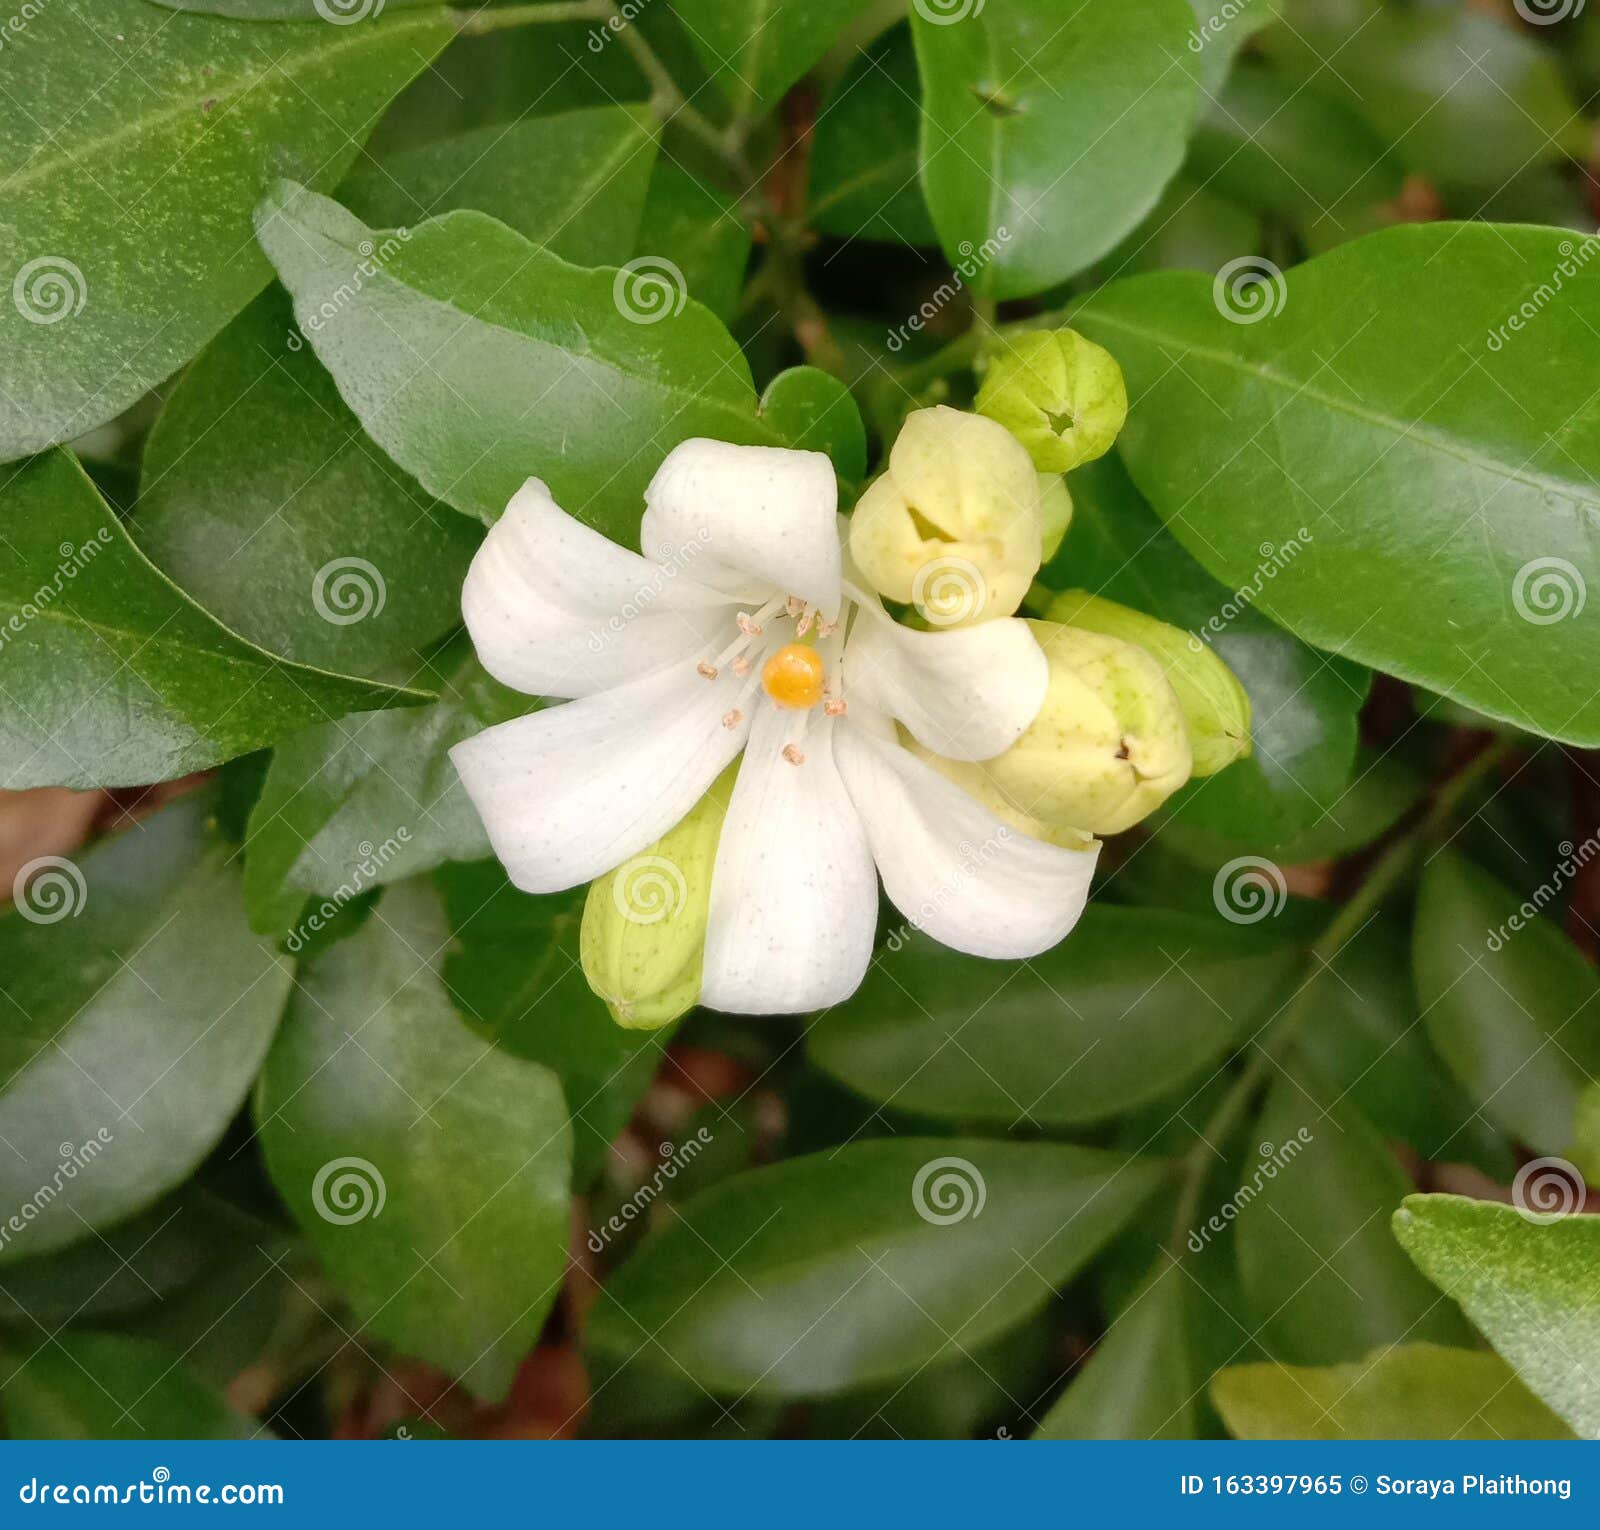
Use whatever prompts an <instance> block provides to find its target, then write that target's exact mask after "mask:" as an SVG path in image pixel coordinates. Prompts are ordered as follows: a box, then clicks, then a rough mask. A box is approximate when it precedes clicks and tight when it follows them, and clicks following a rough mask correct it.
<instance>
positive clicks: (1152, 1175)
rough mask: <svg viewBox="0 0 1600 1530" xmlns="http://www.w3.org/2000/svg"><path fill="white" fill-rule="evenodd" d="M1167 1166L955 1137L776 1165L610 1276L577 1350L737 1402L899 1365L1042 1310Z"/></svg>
mask: <svg viewBox="0 0 1600 1530" xmlns="http://www.w3.org/2000/svg"><path fill="white" fill-rule="evenodd" d="M1164 1173H1165V1169H1164V1166H1163V1165H1161V1164H1159V1163H1153V1162H1149V1161H1140V1160H1138V1159H1132V1160H1130V1159H1126V1158H1123V1157H1120V1156H1118V1155H1115V1154H1111V1153H1103V1152H1098V1151H1095V1150H1093V1149H1090V1148H1077V1147H1057V1146H1052V1145H1047V1144H1043V1143H1030V1144H1020V1143H1005V1142H987V1141H980V1140H976V1139H963V1138H927V1139H922V1140H919V1139H915V1138H902V1139H899V1140H894V1141H876V1142H858V1143H854V1144H852V1145H850V1146H848V1147H844V1148H840V1149H838V1150H837V1151H835V1152H832V1153H818V1154H815V1155H813V1156H811V1157H807V1158H796V1159H790V1160H789V1161H788V1162H786V1163H781V1164H778V1165H776V1166H775V1167H773V1168H768V1169H758V1170H756V1171H754V1172H753V1173H749V1174H741V1175H739V1176H738V1177H737V1178H735V1179H732V1180H729V1181H727V1182H726V1183H724V1184H722V1185H719V1186H717V1187H716V1188H715V1189H713V1190H710V1191H708V1192H706V1193H705V1194H704V1195H701V1196H697V1197H696V1198H695V1199H694V1200H692V1201H690V1202H689V1203H688V1204H687V1205H686V1206H684V1207H682V1208H681V1216H680V1220H678V1221H677V1222H675V1223H673V1224H672V1225H670V1226H668V1227H667V1228H666V1229H664V1230H663V1231H662V1232H660V1233H659V1234H656V1235H655V1236H653V1237H651V1238H650V1239H649V1240H648V1241H647V1242H646V1243H645V1244H644V1245H643V1246H642V1247H641V1248H640V1250H639V1252H638V1253H637V1254H635V1255H634V1256H633V1258H631V1259H630V1260H628V1262H627V1263H626V1264H624V1265H623V1266H622V1268H621V1269H619V1270H618V1271H617V1272H616V1274H615V1275H614V1276H613V1277H612V1279H611V1281H610V1283H609V1284H608V1286H607V1288H606V1290H605V1292H604V1294H603V1295H602V1296H601V1298H600V1301H599V1303H598V1305H597V1306H596V1307H595V1309H594V1312H593V1314H592V1316H591V1318H590V1329H589V1337H590V1342H591V1343H592V1344H593V1345H594V1346H595V1347H596V1348H597V1349H599V1350H600V1351H601V1352H602V1353H608V1354H612V1355H629V1354H633V1353H635V1352H641V1354H642V1356H643V1357H646V1358H649V1359H650V1361H651V1363H652V1364H653V1365H654V1364H659V1363H660V1362H661V1361H665V1362H666V1363H667V1364H669V1365H672V1366H673V1367H674V1368H676V1367H680V1366H681V1367H682V1369H683V1371H685V1372H687V1373H688V1374H689V1375H690V1376H692V1377H693V1378H694V1379H695V1380H696V1381H698V1382H699V1383H700V1384H701V1385H702V1386H704V1387H706V1388H707V1389H709V1390H711V1391H714V1392H724V1393H734V1394H737V1395H755V1396H760V1397H806V1396H813V1395H818V1394H825V1393H829V1392H838V1391H843V1390H846V1389H848V1388H851V1387H856V1386H862V1385H865V1384H868V1383H871V1382H874V1381H882V1380H886V1379H888V1378H889V1377H891V1376H900V1375H905V1374H907V1373H909V1372H913V1371H916V1370H918V1369H919V1368H920V1367H922V1366H924V1365H931V1364H937V1363H938V1362H939V1361H941V1360H945V1359H950V1358H952V1357H954V1356H956V1355H958V1354H960V1353H961V1352H962V1351H963V1350H966V1351H970V1350H972V1349H975V1348H976V1347H977V1346H979V1345H981V1344H983V1343H985V1342H986V1341H987V1340H989V1339H991V1338H993V1337H994V1336H995V1335H997V1334H999V1333H1002V1332H1004V1331H1005V1330H1006V1329H1007V1328H1009V1327H1011V1326H1012V1325H1013V1324H1015V1323H1016V1322H1018V1321H1019V1320H1020V1319H1022V1318H1023V1317H1025V1316H1026V1315H1027V1314H1028V1313H1030V1312H1032V1311H1035V1310H1036V1309H1037V1308H1039V1307H1040V1306H1042V1305H1043V1304H1044V1302H1045V1301H1046V1300H1047V1299H1048V1297H1049V1294H1050V1289H1051V1288H1052V1287H1055V1286H1059V1285H1063V1284H1065V1283H1066V1282H1067V1281H1068V1280H1069V1279H1071V1277H1072V1276H1073V1274H1074V1273H1075V1272H1076V1271H1078V1270H1079V1269H1081V1268H1082V1267H1083V1266H1084V1265H1085V1264H1087V1263H1088V1262H1089V1261H1090V1260H1091V1259H1093V1257H1094V1256H1095V1254H1096V1252H1097V1251H1098V1250H1099V1249H1100V1248H1101V1247H1102V1246H1103V1245H1104V1244H1105V1243H1106V1241H1107V1240H1108V1239H1110V1238H1111V1237H1112V1236H1113V1235H1114V1234H1115V1233H1116V1232H1117V1230H1118V1229H1119V1228H1121V1227H1122V1226H1123V1225H1124V1224H1125V1222H1126V1221H1127V1220H1128V1219H1129V1218H1130V1217H1131V1216H1133V1214H1134V1213H1135V1212H1136V1211H1137V1210H1138V1208H1139V1206H1140V1205H1141V1204H1142V1202H1143V1201H1144V1200H1145V1198H1146V1197H1147V1196H1148V1195H1150V1194H1151V1193H1152V1191H1153V1190H1154V1189H1155V1187H1156V1185H1157V1184H1158V1183H1159V1182H1160V1180H1161V1178H1162V1177H1163V1175H1164ZM919 1206H920V1207H921V1210H920V1211H919Z"/></svg>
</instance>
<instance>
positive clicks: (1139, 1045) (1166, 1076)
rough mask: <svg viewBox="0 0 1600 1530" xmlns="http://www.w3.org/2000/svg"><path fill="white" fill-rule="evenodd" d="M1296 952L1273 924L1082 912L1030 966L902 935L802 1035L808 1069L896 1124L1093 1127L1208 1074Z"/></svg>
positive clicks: (1093, 909) (1113, 910) (1161, 913)
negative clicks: (890, 1110)
mask: <svg viewBox="0 0 1600 1530" xmlns="http://www.w3.org/2000/svg"><path fill="white" fill-rule="evenodd" d="M1295 961H1296V951H1295V948H1294V947H1293V946H1292V945H1288V944H1286V943H1285V941H1284V939H1283V937H1282V936H1281V935H1279V934H1278V933H1277V931H1275V930H1274V929H1273V928H1272V926H1271V925H1270V924H1268V925H1264V926H1262V927H1261V928H1257V929H1248V928H1244V927H1241V926H1239V925H1235V924H1230V923H1228V922H1227V921H1225V920H1224V919H1223V918H1222V917H1221V916H1220V915H1218V914H1216V913H1214V912H1213V913H1212V914H1211V916H1210V917H1205V916H1202V915H1191V914H1181V913H1173V912H1168V911H1166V910H1157V909H1128V908H1118V907H1115V906H1112V905H1101V904H1091V905H1090V907H1089V908H1088V909H1087V910H1085V912H1084V916H1083V918H1082V919H1081V920H1080V921H1079V923H1078V927H1077V929H1076V930H1074V931H1073V933H1072V934H1071V935H1070V936H1069V937H1068V938H1067V939H1066V940H1064V941H1063V942H1062V943H1061V944H1060V945H1059V946H1056V947H1055V948H1054V949H1053V950H1051V951H1047V952H1045V953H1044V955H1042V956H1037V957H1035V958H1034V959H1033V960H1032V961H1029V962H991V961H984V960H981V959H979V958H977V957H971V956H964V955H962V954H961V953H960V952H957V951H952V950H950V949H949V948H948V947H946V946H941V945H938V944H936V943H935V942H933V941H931V940H929V939H927V938H926V937H925V936H923V935H921V934H919V933H914V932H907V931H904V930H902V931H899V932H897V933H896V935H895V936H894V937H893V938H892V939H891V941H890V946H889V949H888V950H887V951H886V952H885V953H884V954H883V955H882V956H881V957H880V959H879V960H878V961H876V962H875V963H874V964H873V966H872V969H871V970H870V971H869V972H868V974H867V978H866V981H865V982H864V983H863V984H862V985H861V987H860V989H858V990H857V992H856V993H855V995H854V996H853V997H852V998H850V999H849V1000H847V1001H846V1002H845V1003H843V1004H841V1005H837V1006H836V1007H835V1008H833V1009H831V1010H828V1011H827V1012H826V1013H825V1014H823V1015H822V1017H821V1018H820V1019H818V1020H817V1021H816V1022H815V1023H814V1024H813V1025H812V1027H811V1030H810V1031H809V1033H808V1035H807V1039H806V1048H807V1052H808V1055H809V1056H810V1057H811V1059H812V1061H813V1062H815V1063H816V1064H817V1065H818V1066H819V1067H820V1068H822V1069H824V1070H825V1071H826V1072H828V1073H830V1074H832V1075H833V1076H834V1077H835V1078H837V1079H839V1080H840V1081H841V1082H843V1083H846V1084H848V1085H849V1086H850V1087H851V1088H852V1089H855V1090H858V1091H859V1092H860V1093H862V1094H864V1095H866V1096H867V1097H868V1098H869V1099H873V1100H878V1101H881V1102H884V1103H887V1104H892V1105H893V1106H895V1107H896V1108H897V1109H900V1110H909V1111H916V1112H919V1113H922V1114H926V1115H930V1116H936V1117H940V1118H944V1119H950V1120H957V1121H986V1122H992V1123H993V1124H995V1125H997V1126H1041V1125H1042V1126H1067V1125H1075V1124H1078V1123H1080V1122H1084V1121H1099V1120H1104V1119H1105V1118H1106V1117H1107V1116H1113V1115H1116V1114H1117V1113H1119V1112H1120V1111H1123V1110H1126V1109H1129V1108H1130V1107H1132V1106H1134V1105H1139V1104H1142V1103H1143V1102H1144V1101H1146V1100H1149V1099H1153V1098H1155V1097H1156V1096H1157V1095H1160V1094H1163V1093H1165V1092H1166V1091H1167V1090H1169V1089H1173V1088H1175V1087H1177V1086H1178V1085H1180V1084H1181V1083H1183V1082H1184V1080H1186V1079H1189V1078H1192V1077H1194V1076H1195V1075H1196V1074H1197V1073H1199V1072H1200V1071H1201V1070H1203V1069H1205V1068H1208V1067H1211V1066H1212V1065H1214V1064H1215V1063H1216V1062H1217V1061H1218V1059H1219V1058H1221V1057H1222V1056H1223V1055H1224V1054H1225V1053H1226V1052H1227V1051H1228V1050H1229V1049H1230V1048H1231V1047H1232V1045H1233V1044H1234V1042H1235V1040H1236V1039H1237V1037H1238V1036H1239V1034H1240V1032H1241V1031H1242V1030H1243V1029H1244V1028H1245V1027H1246V1025H1247V1024H1248V1023H1249V1022H1250V1021H1251V1020H1252V1019H1253V1018H1257V1017H1258V1016H1259V1014H1260V1012H1261V1011H1262V1010H1263V1009H1264V1008H1265V1007H1266V1006H1268V1005H1269V1004H1271V1003H1272V1002H1273V1000H1274V990H1275V989H1276V987H1277V985H1278V984H1279V983H1281V982H1283V981H1284V980H1286V979H1287V978H1288V977H1289V976H1290V975H1291V974H1292V972H1293V970H1294V964H1295Z"/></svg>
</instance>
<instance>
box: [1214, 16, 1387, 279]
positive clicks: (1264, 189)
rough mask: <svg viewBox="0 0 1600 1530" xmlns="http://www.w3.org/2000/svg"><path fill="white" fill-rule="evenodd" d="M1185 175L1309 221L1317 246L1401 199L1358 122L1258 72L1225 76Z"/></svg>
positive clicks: (1265, 70)
mask: <svg viewBox="0 0 1600 1530" xmlns="http://www.w3.org/2000/svg"><path fill="white" fill-rule="evenodd" d="M1202 3H1204V0H1202ZM1245 9H1249V7H1246V8H1245ZM1188 168H1189V169H1190V171H1191V172H1192V173H1193V174H1194V175H1196V176H1197V177H1198V178H1199V179H1201V180H1203V181H1204V182H1205V183H1206V184H1207V185H1210V186H1214V187H1215V188H1216V189H1217V190H1218V191H1222V192H1226V193H1227V194H1228V195H1229V196H1231V197H1236V198H1238V199H1239V200H1240V201H1241V202H1244V203H1246V204H1247V205H1249V206H1251V207H1259V208H1261V209H1262V210H1264V211H1268V212H1275V213H1279V214H1281V215H1282V216H1284V217H1287V218H1294V219H1300V220H1304V222H1305V224H1306V227H1307V230H1308V237H1309V238H1310V239H1312V240H1313V241H1315V242H1316V243H1317V244H1318V245H1319V246H1320V245H1325V244H1329V243H1332V242H1333V241H1334V240H1335V239H1337V238H1338V237H1340V236H1341V235H1342V236H1344V237H1348V235H1349V233H1350V232H1352V230H1351V228H1350V224H1351V223H1352V222H1353V221H1354V218H1355V215H1356V214H1357V212H1358V211H1359V210H1360V209H1361V208H1363V207H1365V206H1367V205H1369V204H1370V203H1373V202H1380V201H1383V200H1385V199H1386V198H1388V197H1392V196H1395V195H1396V194H1397V193H1398V192H1399V190H1400V183H1401V180H1402V178H1403V171H1402V167H1401V165H1400V164H1399V162H1398V161H1397V160H1395V159H1394V158H1392V157H1391V156H1390V153H1389V149H1388V146H1387V144H1386V143H1385V142H1384V140H1383V139H1382V138H1381V137H1380V136H1379V135H1378V134H1377V133H1376V132H1375V131H1374V130H1373V129H1372V128H1370V127H1369V126H1368V125H1367V124H1366V122H1364V121H1363V120H1362V118H1361V117H1360V116H1358V115H1357V114H1356V112H1354V111H1353V110H1351V109H1350V108H1349V107H1347V106H1344V105H1341V104H1340V103H1339V102H1338V101H1335V100H1329V99H1328V98H1327V97H1325V96H1320V95H1318V94H1316V92H1315V91H1312V90H1306V89H1304V88H1301V87H1297V86H1296V85H1295V84H1294V82H1293V81H1292V80H1290V79H1287V78H1286V77H1285V76H1284V75H1283V74H1282V73H1280V72H1279V71H1278V70H1275V69H1272V68H1270V67H1266V66H1263V65H1259V64H1242V65H1240V66H1239V68H1237V69H1235V70H1234V71H1233V73H1232V75H1230V76H1229V78H1228V83H1227V85H1226V87H1225V88H1224V89H1223V90H1222V92H1221V94H1220V96H1219V97H1218V99H1217V101H1216V104H1215V105H1214V106H1213V107H1212V109H1211V110H1210V112H1209V113H1208V114H1207V116H1206V118H1205V120H1204V121H1203V122H1202V123H1201V125H1200V128H1199V130H1198V131H1197V132H1196V134H1195V136H1194V141H1193V143H1192V144H1190V146H1189V166H1188ZM1232 253H1233V254H1234V255H1244V254H1248V253H1249V251H1248V250H1247V249H1245V248H1243V247H1241V248H1239V249H1236V250H1234V251H1233V252H1232ZM1220 264H1221V262H1218V265H1220ZM1212 269H1213V270H1215V269H1216V267H1215V266H1213V267H1212Z"/></svg>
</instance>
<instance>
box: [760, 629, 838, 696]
mask: <svg viewBox="0 0 1600 1530" xmlns="http://www.w3.org/2000/svg"><path fill="white" fill-rule="evenodd" d="M824 674H825V671H824V670H823V667H822V660H821V658H820V657H819V656H818V654H817V650H816V649H815V648H812V647H811V646H809V645H808V644H806V643H785V644H784V645H783V647H782V648H780V649H779V650H778V651H777V652H776V653H775V654H773V656H772V657H771V658H770V659H768V660H767V662H766V664H765V665H764V666H763V667H762V670H761V685H762V688H763V689H764V690H765V691H766V693H767V695H769V696H770V697H771V698H772V699H773V700H774V701H775V702H776V703H777V704H778V705H779V706H780V707H787V708H788V709H789V710H790V711H794V712H804V711H807V710H808V709H809V708H811V707H814V706H816V704H817V703H818V702H819V701H821V700H822V692H823V679H824Z"/></svg>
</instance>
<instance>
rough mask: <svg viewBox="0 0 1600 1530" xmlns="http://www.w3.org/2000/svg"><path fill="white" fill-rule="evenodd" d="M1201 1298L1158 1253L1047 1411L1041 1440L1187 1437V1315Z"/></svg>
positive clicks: (1190, 1425) (1191, 1414) (1191, 1381)
mask: <svg viewBox="0 0 1600 1530" xmlns="http://www.w3.org/2000/svg"><path fill="white" fill-rule="evenodd" d="M1196 1298H1198V1299H1200V1300H1204V1299H1205V1298H1204V1297H1201V1296H1200V1294H1199V1292H1198V1291H1197V1290H1196V1289H1195V1287H1194V1285H1193V1284H1192V1277H1191V1276H1190V1275H1189V1274H1187V1273H1186V1272H1185V1271H1184V1270H1183V1268H1182V1267H1181V1266H1180V1265H1179V1264H1177V1263H1176V1262H1175V1261H1173V1260H1171V1259H1169V1258H1167V1257H1166V1256H1162V1258H1161V1260H1160V1263H1159V1265H1158V1266H1157V1268H1156V1270H1155V1272H1154V1273H1153V1274H1152V1275H1151V1277H1150V1278H1149V1279H1148V1280H1147V1281H1146V1282H1145V1283H1144V1284H1143V1285H1142V1286H1141V1287H1140V1289H1139V1290H1138V1291H1137V1292H1136V1293H1135V1294H1134V1296H1133V1298H1132V1300H1131V1301H1129V1303H1128V1305H1127V1306H1126V1307H1125V1308H1123V1310H1122V1311H1121V1312H1119V1313H1118V1314H1117V1315H1116V1316H1115V1317H1114V1318H1113V1319H1112V1320H1111V1324H1110V1326H1109V1327H1108V1328H1107V1329H1106V1331H1105V1333H1104V1334H1102V1335H1101V1336H1100V1340H1099V1342H1098V1343H1097V1344H1096V1345H1095V1347H1094V1350H1093V1352H1092V1353H1091V1354H1090V1356H1089V1358H1088V1359H1087V1360H1085V1361H1084V1362H1083V1364H1082V1365H1080V1366H1079V1367H1078V1369H1077V1370H1076V1371H1075V1372H1074V1373H1073V1375H1072V1377H1071V1379H1070V1380H1069V1381H1068V1383H1067V1390H1066V1391H1065V1392H1063V1393H1062V1395H1061V1397H1060V1398H1059V1399H1058V1400H1057V1402H1056V1403H1055V1405H1054V1406H1053V1407H1052V1408H1051V1409H1050V1411H1049V1412H1048V1413H1047V1414H1046V1415H1045V1416H1044V1419H1043V1421H1042V1422H1041V1423H1040V1425H1039V1428H1038V1431H1037V1433H1036V1434H1035V1435H1034V1438H1035V1439H1039V1440H1192V1439H1193V1438H1194V1437H1195V1433H1196V1417H1195V1407H1194V1400H1195V1394H1196V1389H1197V1386H1196V1382H1197V1379H1196V1377H1195V1376H1194V1375H1192V1374H1191V1370H1190V1364H1189V1354H1188V1338H1187V1335H1186V1332H1185V1325H1186V1314H1187V1309H1188V1306H1189V1304H1190V1302H1191V1301H1193V1300H1195V1299H1196Z"/></svg>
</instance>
